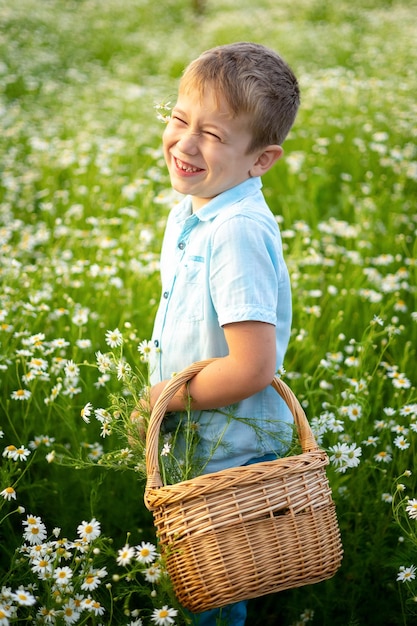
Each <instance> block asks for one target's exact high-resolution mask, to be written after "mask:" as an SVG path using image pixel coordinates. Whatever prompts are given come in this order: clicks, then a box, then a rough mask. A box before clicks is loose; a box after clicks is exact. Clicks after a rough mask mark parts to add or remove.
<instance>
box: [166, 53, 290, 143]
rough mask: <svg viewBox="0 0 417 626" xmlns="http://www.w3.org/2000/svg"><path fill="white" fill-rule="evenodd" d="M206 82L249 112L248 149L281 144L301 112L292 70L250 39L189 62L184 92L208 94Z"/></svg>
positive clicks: (232, 105) (231, 103) (236, 107)
mask: <svg viewBox="0 0 417 626" xmlns="http://www.w3.org/2000/svg"><path fill="white" fill-rule="evenodd" d="M207 86H209V87H211V88H213V89H214V91H215V92H216V93H218V95H219V96H220V97H224V98H225V100H226V102H227V104H228V106H229V107H230V110H231V112H232V113H233V115H234V116H236V115H239V114H242V113H243V114H247V115H248V116H249V120H250V121H249V124H250V127H249V130H250V132H251V134H252V141H251V143H250V145H249V147H248V153H251V152H253V151H254V150H257V149H259V148H263V147H265V146H267V145H271V144H282V142H283V141H284V139H285V137H286V136H287V134H288V133H289V131H290V128H291V126H292V125H293V123H294V120H295V117H296V115H297V111H298V107H299V104H300V91H299V87H298V83H297V79H296V77H295V76H294V74H293V72H292V70H291V69H290V68H289V66H288V65H287V63H286V62H285V61H284V60H283V59H282V58H281V57H280V56H279V55H278V54H277V53H276V52H274V51H273V50H270V49H269V48H266V47H265V46H262V45H260V44H256V43H248V42H239V43H232V44H228V45H224V46H218V47H216V48H211V49H210V50H207V51H206V52H203V53H202V54H201V55H200V56H199V57H198V58H197V59H195V60H194V61H192V62H191V63H190V64H189V65H188V67H187V68H186V69H185V71H184V74H183V76H182V78H181V81H180V85H179V90H180V92H182V93H187V92H190V91H191V90H195V89H197V91H199V92H200V94H203V93H204V90H205V88H206V87H207Z"/></svg>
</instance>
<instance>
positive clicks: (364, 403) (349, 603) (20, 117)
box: [0, 0, 417, 626]
mask: <svg viewBox="0 0 417 626" xmlns="http://www.w3.org/2000/svg"><path fill="white" fill-rule="evenodd" d="M415 10H416V2H415V1H412V2H405V1H403V2H394V1H392V2H377V1H376V0H374V1H368V2H361V3H359V2H357V1H351V2H345V1H343V2H339V3H334V2H317V1H315V0H302V1H301V2H297V3H294V2H289V1H286V0H285V1H283V2H280V3H276V2H272V1H271V0H260V2H258V3H257V4H256V6H253V3H252V2H249V1H246V0H244V1H243V2H241V3H239V5H236V3H235V2H231V1H227V0H207V3H206V9H205V12H204V13H203V14H201V15H197V14H195V13H194V12H193V10H192V4H191V2H188V1H185V0H169V2H166V3H159V4H158V3H156V4H155V3H150V2H147V1H140V0H122V1H120V0H118V2H115V1H113V0H106V1H105V2H101V3H100V2H97V1H95V0H73V1H69V2H61V1H59V0H45V1H44V2H32V1H30V0H19V2H16V3H8V2H6V1H5V0H2V1H0V59H1V61H0V110H1V140H0V176H1V178H0V284H1V289H0V368H1V369H0V429H1V430H2V431H3V433H4V434H3V443H4V448H6V446H9V445H15V446H26V447H28V446H29V442H30V441H34V438H35V437H37V436H40V435H45V436H46V435H47V436H49V437H50V438H53V439H54V442H53V443H52V444H51V446H49V447H46V446H45V444H43V445H41V446H39V447H38V448H37V449H36V450H35V449H33V450H32V452H31V455H30V456H29V459H28V461H26V462H23V461H13V460H10V459H7V458H6V457H5V456H3V457H2V461H1V466H0V481H1V482H0V491H2V490H3V489H5V488H6V487H8V486H14V488H15V490H16V500H12V501H11V502H8V501H7V500H5V499H2V501H1V502H0V507H1V509H2V510H1V518H2V519H3V516H5V518H4V519H3V522H2V523H1V525H0V539H1V548H0V570H1V572H2V574H1V576H2V581H3V583H2V584H10V585H12V584H13V585H14V586H17V585H18V584H26V583H27V578H26V574H25V575H23V573H22V574H21V577H22V578H21V580H20V579H19V569H17V570H16V572H17V573H16V575H15V578H14V579H13V583H12V582H10V579H9V582H7V580H8V579H7V573H8V571H9V568H10V562H11V558H12V555H13V552H14V550H15V548H16V547H17V546H20V545H21V543H22V525H21V521H22V514H19V513H16V512H14V511H15V510H16V508H17V506H21V507H24V508H25V509H26V513H27V514H28V513H31V514H33V515H38V516H40V517H42V519H43V521H44V522H45V523H46V525H47V526H48V529H52V528H54V527H60V528H62V533H63V535H65V536H72V535H73V534H74V533H75V531H76V528H77V525H78V524H80V523H81V521H82V520H86V519H91V518H92V517H96V518H97V519H99V520H100V522H101V526H102V531H103V534H105V535H106V536H107V537H109V538H111V540H112V542H113V546H114V549H116V550H117V549H119V548H121V547H122V546H123V545H124V543H125V541H126V535H127V533H128V532H131V533H132V538H131V540H130V541H131V543H132V545H133V544H134V543H135V542H136V543H138V542H139V541H142V540H150V541H152V540H153V530H152V520H151V516H150V514H149V513H148V512H147V511H146V509H145V507H144V505H143V489H144V485H143V480H142V479H139V478H138V476H137V475H136V474H135V473H134V472H130V471H120V472H116V471H112V470H108V469H106V468H105V467H104V466H101V467H100V466H96V467H91V468H84V469H82V470H76V469H74V468H73V467H67V466H61V465H59V464H57V462H56V460H55V461H52V462H48V461H47V460H46V459H45V456H46V455H47V454H48V453H51V452H52V451H53V450H56V454H58V451H59V450H60V449H62V446H66V447H67V449H68V450H69V451H70V453H71V454H72V455H73V456H74V457H77V456H79V455H80V454H81V452H82V451H84V452H83V453H84V454H85V450H86V448H85V445H84V444H85V443H87V444H88V445H97V444H100V445H102V446H103V450H104V451H110V450H112V449H113V448H114V447H122V446H123V445H125V444H124V442H119V441H118V440H117V438H116V436H115V435H113V436H112V437H110V438H106V439H103V438H101V437H100V426H99V424H98V423H97V422H96V421H95V420H94V419H92V420H91V423H90V424H86V423H85V422H84V421H83V420H82V419H81V417H80V411H81V409H82V408H83V407H84V406H85V404H86V403H87V402H91V403H92V404H93V406H94V407H105V406H107V405H108V404H109V402H110V401H109V394H110V393H111V392H117V393H120V392H121V390H122V383H120V382H118V381H117V380H116V378H115V377H113V378H112V379H111V380H110V381H109V382H108V383H107V384H106V386H102V387H96V386H95V383H96V382H97V379H98V375H99V374H98V372H97V369H96V368H95V367H92V366H93V365H94V364H95V363H96V357H95V354H96V352H97V351H102V352H106V351H107V350H108V346H107V345H106V342H105V333H106V331H107V330H111V329H114V328H119V329H120V330H122V331H123V334H124V336H125V337H126V341H127V343H126V346H125V347H124V349H125V355H126V358H127V359H128V360H129V362H130V363H131V364H132V365H135V364H136V365H138V367H139V368H142V370H143V367H142V365H141V364H140V362H139V354H138V352H137V344H138V343H139V341H140V340H143V339H148V338H149V337H150V334H151V329H152V321H153V316H154V313H155V310H156V306H157V303H158V298H159V278H158V255H159V249H160V244H161V237H162V233H163V228H164V223H165V219H166V216H167V214H168V211H169V208H170V206H171V204H172V202H173V201H174V195H173V194H172V193H171V192H170V190H169V180H168V177H167V173H166V170H165V167H164V164H163V159H162V153H161V149H160V135H161V132H162V129H163V125H162V124H161V122H159V121H158V120H157V118H156V112H155V110H154V106H155V104H157V103H161V102H167V101H171V102H172V101H173V99H174V98H175V91H176V84H177V80H178V77H179V76H180V73H181V71H182V69H183V67H184V66H185V65H186V64H187V63H188V61H190V60H191V59H192V58H193V57H195V56H196V55H197V54H198V53H199V52H200V51H202V50H203V49H206V48H208V47H211V46H214V45H218V44H222V43H228V42H231V41H236V40H256V41H258V42H260V43H263V44H265V45H269V46H271V47H273V48H274V49H276V50H277V51H279V52H280V53H282V55H283V56H284V57H285V58H286V59H287V60H288V62H289V63H290V65H291V66H292V67H293V69H294V71H295V73H296V74H297V76H298V77H299V80H300V85H301V89H302V107H301V110H300V113H299V117H298V118H297V121H296V124H295V126H294V129H293V130H292V132H291V135H290V137H289V138H288V140H287V141H286V143H285V145H284V148H285V158H284V159H283V160H282V161H280V162H279V163H278V164H277V166H276V167H275V168H274V169H273V170H272V171H271V172H269V173H268V175H267V176H266V177H265V180H264V190H265V195H266V197H267V199H268V202H269V204H270V206H271V209H272V210H273V212H274V213H275V214H276V215H277V216H278V219H279V221H280V226H281V229H282V233H283V242H284V247H285V251H286V258H287V262H288V266H289V269H290V273H291V279H292V284H293V294H294V298H293V300H294V320H293V333H292V339H291V343H290V347H289V350H288V354H287V357H286V363H285V366H286V370H287V380H288V382H289V383H290V384H291V386H292V387H293V389H294V391H295V392H296V393H297V395H298V396H299V397H300V399H301V400H302V402H303V404H304V406H305V409H306V412H307V415H308V417H309V420H310V422H311V423H312V425H313V427H314V429H316V433H317V436H318V438H319V440H320V443H321V445H323V447H325V448H326V449H328V450H329V454H330V456H331V455H332V451H331V450H330V448H331V447H332V446H335V445H337V444H341V443H343V442H345V443H347V444H349V445H352V446H354V445H356V446H360V447H361V450H362V454H361V457H360V463H359V464H358V466H357V467H352V468H348V469H347V470H346V471H345V472H340V471H337V469H338V467H337V465H335V463H334V461H332V463H331V466H330V467H329V478H330V480H331V485H332V488H333V493H334V498H335V501H336V505H337V511H338V516H339V520H340V526H341V530H342V537H343V543H344V550H345V556H344V561H343V565H342V567H341V569H340V571H339V572H338V573H337V574H336V576H335V577H334V578H333V579H332V580H330V581H327V582H325V583H321V584H319V585H314V586H309V587H305V588H301V589H298V590H292V591H288V592H283V593H281V594H276V595H272V596H268V597H266V598H261V599H258V600H254V601H252V602H251V603H250V609H249V611H250V616H249V619H248V623H250V624H251V625H253V626H258V625H259V626H260V625H261V624H262V626H264V625H267V624H271V625H272V624H274V625H275V624H282V625H285V626H290V625H292V624H297V623H311V624H317V625H318V626H327V625H330V624H331V625H332V626H338V625H340V626H346V625H347V624H352V625H353V624H366V625H367V626H372V625H373V624H375V625H376V624H378V625H380V624H383V625H386V626H391V625H395V624H399V625H410V626H411V624H413V623H414V620H415V615H416V608H417V606H416V604H415V602H414V601H413V598H414V597H415V596H417V590H416V587H415V584H414V583H415V581H413V579H410V581H409V583H402V582H397V575H398V572H399V568H400V566H405V567H411V566H412V565H413V564H414V565H417V563H416V560H417V552H416V547H417V546H416V528H415V521H414V522H413V520H412V519H409V516H407V514H406V513H405V511H404V506H405V504H406V501H404V503H403V504H402V505H400V508H399V513H398V515H396V516H395V515H393V513H392V510H391V506H390V504H389V502H387V501H386V500H387V499H388V496H384V498H383V494H389V495H390V496H395V497H396V498H397V497H398V496H401V495H402V497H409V498H410V499H413V498H416V497H417V495H416V492H417V484H416V479H415V475H414V473H412V474H411V475H410V476H407V475H406V476H404V475H403V474H404V472H406V471H408V470H409V471H411V472H413V471H414V464H415V463H414V459H415V454H416V445H417V443H416V437H417V435H416V430H415V429H414V430H413V428H415V426H416V424H417V416H416V413H417V412H416V408H415V407H416V403H417V398H416V389H415V386H416V382H417V381H416V374H415V363H416V358H417V355H416V347H417V319H416V317H417V313H416V312H417V302H416V299H417V291H416V285H417V280H416V279H417V263H416V258H417V245H416V232H417V210H416V201H415V198H416V191H417V189H416V182H417V158H416V157H417V150H416V129H415V119H416V105H415V97H414V94H415V92H416V86H417V85H416V82H417V81H416V77H415V66H416V60H417V52H416V47H415V40H416V25H415V18H414V16H415ZM80 312H81V313H85V319H84V320H81V319H80ZM38 333H43V334H44V337H43V336H42V337H41V338H38V339H39V341H38V342H36V341H35V340H34V339H33V338H34V337H35V336H36V335H37V334H38ZM57 339H63V340H64V343H62V344H61V345H57V344H56V343H54V341H56V340H57ZM80 340H81V341H84V343H82V342H81V343H80ZM334 355H338V358H336V357H334ZM351 357H355V358H356V359H357V360H355V362H354V363H353V361H352V359H351ZM32 358H41V359H44V360H45V365H44V368H43V369H42V370H41V371H40V373H39V374H38V375H36V376H34V377H33V380H30V378H29V379H28V378H26V379H25V378H24V376H25V375H26V374H27V373H28V372H29V371H30V370H31V369H32V371H33V367H32V368H31V367H30V361H31V359H32ZM68 360H73V361H74V362H75V363H77V364H78V365H79V367H80V376H79V380H78V381H77V384H76V387H78V388H79V391H77V392H76V393H74V395H73V396H72V397H71V395H68V393H67V392H66V389H67V387H66V385H67V383H68V380H66V377H65V373H64V366H65V363H66V362H67V361H68ZM352 363H353V364H352ZM402 379H403V381H405V382H404V383H403V386H401V383H400V384H398V383H396V381H398V380H399V381H401V380H402ZM358 380H359V381H363V385H362V386H361V388H357V387H356V386H355V384H354V381H358ZM394 383H395V384H397V386H395V384H394ZM408 383H409V384H408ZM61 384H62V388H61V389H60V391H59V392H58V393H57V395H56V398H55V399H54V400H53V401H52V400H51V393H53V390H54V389H58V388H59V385H61ZM56 386H58V387H56ZM67 386H68V385H67ZM17 389H27V390H30V391H31V397H30V399H29V400H27V401H18V400H13V399H12V397H11V394H12V393H13V391H16V390H17ZM352 405H358V406H359V407H360V410H361V416H360V418H359V419H358V420H356V421H352V420H351V419H350V418H349V414H348V412H349V410H350V408H349V407H351V406H352ZM404 407H411V408H408V409H405V408H404ZM331 414H334V417H335V419H338V420H340V423H341V425H342V427H341V431H340V432H333V431H332V429H331V423H332V421H331V417H329V416H330V415H331ZM377 421H380V422H381V423H380V424H377ZM320 428H321V430H320ZM404 428H405V429H408V430H407V431H406V434H405V439H406V443H407V444H409V447H404V448H403V449H402V448H400V447H398V443H395V440H396V437H397V436H399V434H400V431H401V429H402V430H403V429H404ZM369 437H377V438H378V440H377V442H376V445H375V447H374V446H371V445H367V444H365V443H363V442H364V441H367V440H368V438H369ZM380 452H384V453H386V454H389V455H391V456H392V460H391V461H390V462H388V463H385V462H381V461H378V460H376V459H375V455H377V454H378V453H380ZM400 476H402V478H401V479H400V483H404V485H405V487H406V489H405V491H401V490H398V489H397V487H396V484H397V482H396V481H397V479H398V477H400ZM9 514H10V515H9ZM23 517H24V516H23ZM398 522H401V524H402V527H400V525H399V523H398ZM413 523H414V526H413ZM409 524H411V525H409ZM103 549H104V548H103ZM106 554H107V553H106ZM108 554H109V555H110V552H109V553H108ZM112 559H113V560H112ZM113 561H114V556H112V557H111V556H108V559H107V563H106V567H108V569H109V571H113V569H114V564H113ZM22 572H23V570H22ZM3 574H4V576H3ZM104 596H105V594H104V593H103V594H102V596H100V598H101V599H102V601H103V602H105V599H104ZM136 602H138V600H136ZM116 604H117V603H116ZM147 606H148V605H147ZM130 608H132V603H131V604H130ZM137 608H140V607H137ZM307 609H310V610H312V611H314V617H308V615H307V614H305V615H304V618H302V617H300V616H301V614H302V613H303V611H304V610H307ZM147 610H148V609H147ZM21 614H22V615H23V609H22V613H21ZM147 615H148V613H146V612H145V613H144V614H143V617H144V623H145V622H146V619H148V618H147V617H146V616H147ZM13 619H14V620H15V618H13ZM90 619H93V620H94V619H95V620H96V621H92V622H88V623H99V617H97V618H92V617H91V618H90ZM103 619H104V618H103ZM129 619H130V620H133V617H132V616H130V617H128V616H124V614H123V610H121V611H120V612H118V613H117V618H116V617H113V622H112V623H117V624H119V623H120V624H128V623H129ZM179 619H180V618H179ZM303 620H304V621H303ZM104 621H106V620H104ZM41 623H42V622H41ZM57 623H58V622H57ZM83 623H84V622H83ZM146 623H150V622H149V621H148V622H146ZM179 623H181V622H179Z"/></svg>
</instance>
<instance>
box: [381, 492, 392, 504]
mask: <svg viewBox="0 0 417 626" xmlns="http://www.w3.org/2000/svg"><path fill="white" fill-rule="evenodd" d="M381 500H382V502H386V503H387V504H391V502H392V495H391V494H390V493H383V494H382V495H381Z"/></svg>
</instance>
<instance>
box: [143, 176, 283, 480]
mask: <svg viewBox="0 0 417 626" xmlns="http://www.w3.org/2000/svg"><path fill="white" fill-rule="evenodd" d="M261 187H262V183H261V179H260V178H250V179H248V180H246V181H244V182H243V183H241V184H239V185H237V186H236V187H234V188H232V189H229V190H227V191H225V192H223V193H221V194H220V195H218V196H216V197H215V198H213V199H212V200H210V201H209V202H208V203H207V204H206V205H204V206H203V207H202V208H201V209H199V210H198V211H197V212H196V213H192V207H191V198H190V197H189V196H187V197H185V198H184V199H183V200H182V201H181V202H180V203H179V204H178V205H177V206H176V207H174V208H173V209H172V211H171V212H170V215H169V217H168V222H167V226H166V230H165V235H164V241H163V245H162V252H161V280H162V297H161V301H160V304H159V308H158V311H157V315H156V318H155V324H154V330H153V334H152V340H153V342H154V344H155V346H156V347H157V348H158V350H157V351H156V353H155V356H154V362H153V363H151V384H155V383H157V382H160V381H161V380H164V379H169V378H171V376H172V375H173V374H174V373H176V372H179V371H181V370H182V369H183V368H184V367H186V366H187V365H190V364H191V363H193V362H195V361H200V360H202V359H207V358H212V357H222V356H226V355H227V354H228V347H227V343H226V340H225V336H224V331H223V328H222V326H223V325H224V324H229V323H232V322H243V321H260V322H266V323H269V324H273V325H274V326H275V328H276V348H277V363H276V367H277V370H278V369H279V368H280V367H281V365H282V363H283V359H284V354H285V351H286V348H287V345H288V340H289V336H290V327H291V289H290V280H289V276H288V270H287V267H286V265H285V262H284V258H283V254H282V243H281V236H280V232H279V228H278V225H277V222H276V220H275V218H274V216H273V215H272V213H271V211H270V209H269V208H268V206H267V204H266V202H265V199H264V196H263V193H262V191H261ZM236 418H241V419H236ZM242 418H243V419H242ZM193 419H194V420H195V421H196V422H197V423H198V425H199V430H198V432H199V436H200V437H201V440H200V442H199V455H201V458H206V457H207V456H210V457H211V458H210V461H209V463H208V464H207V466H206V467H205V469H204V472H214V471H218V470H220V469H226V468H228V467H234V466H238V465H243V464H244V463H246V462H247V461H249V460H250V459H253V458H256V457H260V456H263V455H265V454H267V453H270V452H275V453H276V454H277V455H278V456H281V455H282V454H283V453H284V452H285V450H286V449H287V447H288V443H289V441H290V440H291V433H292V430H291V428H290V427H289V424H292V421H293V419H292V415H291V413H290V411H289V410H288V408H287V405H286V404H285V402H284V401H283V400H282V399H281V398H280V396H279V395H278V394H277V392H276V391H274V390H273V389H272V387H268V388H267V389H265V390H263V391H261V392H259V393H257V394H255V395H254V396H251V397H249V398H247V399H245V400H242V401H241V402H239V403H238V404H236V405H233V406H231V407H226V408H225V409H222V410H220V409H217V410H215V411H203V412H194V414H193ZM220 440H221V441H220ZM219 441H220V444H219ZM214 448H215V450H214ZM178 449H180V448H178Z"/></svg>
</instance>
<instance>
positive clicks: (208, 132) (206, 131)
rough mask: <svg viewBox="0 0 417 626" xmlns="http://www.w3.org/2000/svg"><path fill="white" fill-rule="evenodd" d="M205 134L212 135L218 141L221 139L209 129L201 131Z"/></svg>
mask: <svg viewBox="0 0 417 626" xmlns="http://www.w3.org/2000/svg"><path fill="white" fill-rule="evenodd" d="M203 132H204V133H205V134H206V135H210V136H211V137H214V138H215V139H217V140H218V141H221V137H219V136H218V135H216V134H215V133H212V132H211V131H209V130H205V131H203Z"/></svg>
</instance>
